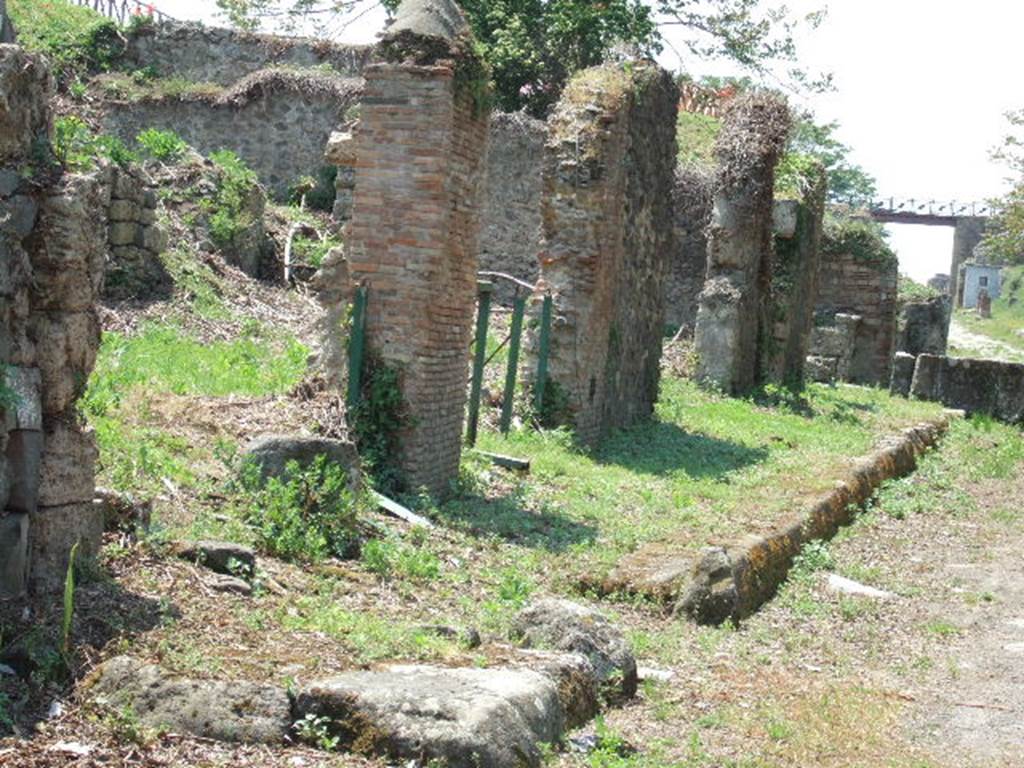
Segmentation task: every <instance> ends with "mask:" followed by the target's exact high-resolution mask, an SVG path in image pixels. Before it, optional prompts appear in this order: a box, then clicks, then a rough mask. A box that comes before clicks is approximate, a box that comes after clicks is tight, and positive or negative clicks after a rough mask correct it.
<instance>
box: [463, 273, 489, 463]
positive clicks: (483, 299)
mask: <svg viewBox="0 0 1024 768" xmlns="http://www.w3.org/2000/svg"><path fill="white" fill-rule="evenodd" d="M477 288H478V290H479V291H480V300H479V303H478V304H477V310H476V342H475V343H476V348H475V350H474V355H473V383H472V384H471V385H470V388H469V426H468V428H467V430H466V441H467V442H468V443H469V444H470V445H476V433H477V428H478V427H479V425H480V390H481V388H482V387H483V382H484V361H485V360H486V359H487V320H488V318H489V317H490V314H491V291H493V290H494V284H493V283H491V282H489V281H487V280H480V281H479V282H477Z"/></svg>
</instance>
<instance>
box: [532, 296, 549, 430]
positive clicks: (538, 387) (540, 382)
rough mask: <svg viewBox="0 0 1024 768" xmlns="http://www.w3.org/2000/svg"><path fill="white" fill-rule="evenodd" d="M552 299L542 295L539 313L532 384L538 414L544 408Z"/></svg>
mask: <svg viewBox="0 0 1024 768" xmlns="http://www.w3.org/2000/svg"><path fill="white" fill-rule="evenodd" d="M553 303H554V302H553V300H552V298H551V297H550V296H545V297H544V306H543V308H542V309H541V313H540V342H539V344H538V349H537V381H536V383H535V384H534V390H535V403H534V409H535V410H536V411H537V413H538V414H539V413H540V412H541V410H542V409H543V408H544V388H545V387H546V386H547V383H548V353H549V351H550V348H551V310H552V305H553Z"/></svg>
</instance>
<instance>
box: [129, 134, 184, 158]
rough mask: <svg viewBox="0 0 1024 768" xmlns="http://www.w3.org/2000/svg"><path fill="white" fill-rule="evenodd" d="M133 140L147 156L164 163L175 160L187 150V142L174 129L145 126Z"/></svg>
mask: <svg viewBox="0 0 1024 768" xmlns="http://www.w3.org/2000/svg"><path fill="white" fill-rule="evenodd" d="M135 141H136V142H137V143H138V145H139V147H141V148H142V151H143V152H144V153H145V154H146V156H147V157H152V158H153V159H155V160H160V161H162V162H165V163H170V162H173V161H175V160H177V159H178V158H180V157H181V156H182V155H184V154H185V152H187V151H188V144H186V143H185V141H184V140H183V139H182V138H181V137H180V136H178V134H176V133H174V131H161V130H159V129H157V128H147V129H146V130H144V131H142V133H140V134H139V135H137V136H136V137H135Z"/></svg>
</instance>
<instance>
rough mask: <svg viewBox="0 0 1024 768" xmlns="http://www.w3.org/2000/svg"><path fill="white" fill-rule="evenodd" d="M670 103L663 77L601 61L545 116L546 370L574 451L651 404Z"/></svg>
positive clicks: (671, 142)
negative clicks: (563, 406) (550, 317)
mask: <svg viewBox="0 0 1024 768" xmlns="http://www.w3.org/2000/svg"><path fill="white" fill-rule="evenodd" d="M677 103H678V91H677V90H676V87H675V85H674V84H673V82H672V80H671V77H670V76H669V75H668V74H667V73H666V72H664V70H661V69H660V68H658V67H656V66H655V65H653V64H651V63H648V62H634V63H633V64H632V65H631V66H630V67H625V66H623V65H613V64H609V65H606V66H603V67H597V68H594V69H589V70H586V71H584V72H582V73H580V74H578V75H577V76H576V77H574V78H573V80H572V81H571V82H570V83H569V85H568V86H567V88H566V90H565V93H564V94H563V96H562V99H561V101H560V102H559V104H558V107H557V109H556V111H555V113H554V114H553V115H552V117H551V119H550V120H549V124H548V125H549V140H548V145H547V147H546V152H545V161H544V198H543V203H542V207H541V221H542V223H541V227H542V237H543V240H542V244H541V257H540V263H541V273H540V274H541V282H542V284H543V286H544V288H546V289H547V290H550V291H551V292H552V294H553V297H554V318H555V319H554V323H553V327H552V335H551V353H550V354H551V357H550V363H549V369H548V370H549V375H550V379H551V381H553V382H554V383H555V384H556V385H557V386H558V387H559V388H560V389H561V390H562V392H563V393H564V394H565V395H566V396H567V398H568V402H567V405H568V409H569V411H570V413H569V414H567V415H568V417H569V419H570V420H571V422H572V424H573V426H574V428H575V432H576V438H577V440H578V441H579V442H581V443H583V444H592V443H594V442H596V441H597V440H599V439H600V438H601V437H602V436H603V435H604V434H605V433H607V432H608V431H609V430H610V429H613V428H616V427H625V426H628V425H630V424H633V423H635V422H636V421H638V420H640V419H644V418H647V417H649V416H650V415H651V413H652V411H653V408H654V402H655V400H656V399H657V394H658V377H659V363H660V359H661V342H662V337H663V334H664V323H665V282H666V280H667V277H668V267H669V260H670V259H671V257H672V254H673V250H674V248H673V240H674V229H673V210H672V186H673V183H674V176H675V163H676V159H675V155H676V143H675V123H676V106H677ZM529 367H531V368H532V366H529Z"/></svg>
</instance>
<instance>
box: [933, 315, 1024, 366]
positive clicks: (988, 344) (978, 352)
mask: <svg viewBox="0 0 1024 768" xmlns="http://www.w3.org/2000/svg"><path fill="white" fill-rule="evenodd" d="M949 346H950V347H955V348H957V349H959V350H964V351H969V352H970V354H971V355H972V356H976V357H991V358H996V359H1007V360H1018V359H1020V357H1021V356H1022V355H1024V350H1021V349H1018V348H1016V347H1013V346H1011V345H1009V344H1007V343H1006V342H1004V341H999V340H998V339H993V338H991V337H989V336H982V335H981V334H980V333H974V332H973V331H969V330H968V329H967V328H965V327H964V326H963V324H961V323H960V322H958V321H957V318H956V317H955V316H954V317H953V318H952V320H951V321H950V324H949Z"/></svg>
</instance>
